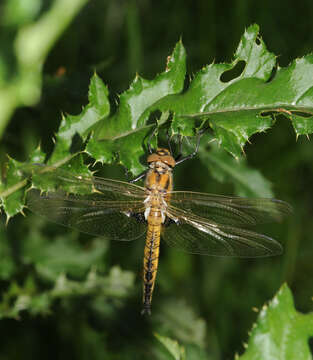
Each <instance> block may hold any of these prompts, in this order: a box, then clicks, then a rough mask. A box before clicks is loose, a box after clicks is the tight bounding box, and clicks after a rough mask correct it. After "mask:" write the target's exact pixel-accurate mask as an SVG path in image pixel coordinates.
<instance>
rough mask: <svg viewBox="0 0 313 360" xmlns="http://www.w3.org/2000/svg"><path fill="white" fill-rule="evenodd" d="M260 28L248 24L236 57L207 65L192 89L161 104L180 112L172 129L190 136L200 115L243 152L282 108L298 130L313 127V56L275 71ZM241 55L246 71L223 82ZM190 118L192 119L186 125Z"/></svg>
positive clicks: (236, 152)
mask: <svg viewBox="0 0 313 360" xmlns="http://www.w3.org/2000/svg"><path fill="white" fill-rule="evenodd" d="M258 31H259V27H258V26H257V25H252V26H250V27H249V28H248V29H247V30H246V32H245V34H244V35H243V37H242V39H241V42H240V44H239V47H238V49H237V51H236V53H235V56H234V60H233V61H232V63H230V64H210V65H208V66H206V67H205V68H203V69H202V70H201V71H199V72H198V73H197V74H196V75H195V77H194V79H193V80H192V81H191V83H190V86H189V88H188V89H187V91H185V92H184V93H183V94H179V95H173V96H171V97H167V98H165V99H162V100H161V101H160V102H159V103H158V104H157V105H156V108H159V109H161V110H171V111H173V112H174V113H175V115H174V118H173V122H172V130H173V132H177V131H178V130H180V132H181V133H183V134H184V135H188V136H190V135H191V134H190V128H192V126H194V124H195V121H196V120H197V119H199V118H200V119H201V118H202V119H208V120H209V124H210V125H211V127H212V129H213V131H214V136H215V137H216V139H217V141H218V143H219V144H220V145H221V146H222V147H223V148H224V149H225V150H227V151H229V152H230V153H231V154H232V155H233V156H235V157H237V158H239V157H240V155H241V151H242V149H243V147H244V145H245V143H246V142H247V141H248V139H249V137H250V136H251V135H253V134H255V133H257V132H263V131H265V130H266V129H268V128H270V127H271V126H272V125H273V123H274V120H275V117H276V115H278V114H283V115H285V116H286V117H288V118H289V119H290V120H291V121H292V124H293V126H294V129H295V131H296V134H297V135H303V134H307V133H310V132H312V131H313V125H312V122H311V117H312V114H313V101H312V95H311V94H312V92H313V87H312V84H313V56H312V55H307V56H305V57H304V58H302V59H297V60H295V61H293V62H292V63H291V64H290V65H289V67H286V68H281V67H279V66H277V70H276V72H275V56H274V55H273V54H272V53H270V52H268V51H267V49H266V46H265V44H264V42H263V41H262V39H261V38H260V37H259V34H258ZM240 61H244V62H245V67H244V69H243V71H242V72H241V74H240V75H238V76H237V77H235V78H233V79H231V80H229V81H227V82H223V81H222V80H221V79H222V76H223V75H225V73H227V71H229V70H232V69H233V68H234V67H235V66H236V65H237V64H238V63H239V62H240ZM272 73H273V75H272V78H271V74H272ZM186 119H187V121H189V122H191V124H192V125H190V126H186V124H185V121H186ZM185 129H187V130H185Z"/></svg>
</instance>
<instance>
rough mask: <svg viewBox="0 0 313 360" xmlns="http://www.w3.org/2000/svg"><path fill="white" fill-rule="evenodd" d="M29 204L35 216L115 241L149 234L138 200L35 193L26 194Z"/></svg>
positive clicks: (36, 191) (95, 194)
mask: <svg viewBox="0 0 313 360" xmlns="http://www.w3.org/2000/svg"><path fill="white" fill-rule="evenodd" d="M111 195H112V196H111V197H112V198H113V197H114V196H113V194H111ZM26 204H27V207H28V208H29V209H30V210H32V211H33V212H35V213H37V214H39V215H41V216H44V217H46V218H48V219H49V220H51V221H54V222H56V223H58V224H62V225H65V226H68V227H71V228H74V229H77V230H79V231H82V232H85V233H88V234H92V235H96V236H106V237H108V238H109V239H112V240H121V241H125V240H134V239H137V238H140V237H142V236H143V235H144V234H145V232H146V227H147V226H146V224H145V222H144V221H142V219H144V217H143V212H144V206H143V202H142V201H138V200H105V199H103V195H102V194H98V193H94V194H90V195H79V194H67V193H65V192H62V191H56V192H46V193H41V192H40V191H39V190H35V189H32V190H30V191H28V193H27V199H26Z"/></svg>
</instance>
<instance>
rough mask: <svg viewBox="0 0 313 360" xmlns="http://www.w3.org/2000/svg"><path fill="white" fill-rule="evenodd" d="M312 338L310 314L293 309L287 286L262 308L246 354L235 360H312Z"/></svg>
mask: <svg viewBox="0 0 313 360" xmlns="http://www.w3.org/2000/svg"><path fill="white" fill-rule="evenodd" d="M312 336H313V313H310V314H306V315H304V314H301V313H299V312H297V311H296V310H295V308H294V303H293V298H292V294H291V292H290V290H289V289H288V287H287V285H283V286H282V288H281V289H280V290H279V292H278V293H277V295H276V296H275V297H274V299H273V300H272V301H271V302H270V303H269V305H264V306H263V308H262V310H261V311H260V314H259V316H258V320H257V322H256V324H254V326H253V328H252V332H251V335H250V339H249V342H248V345H247V349H246V351H245V354H244V355H242V356H241V357H238V360H239V359H240V360H249V359H250V360H251V359H255V360H256V359H264V360H272V359H273V360H274V359H299V360H302V359H303V360H304V359H312V354H311V352H310V349H309V343H308V340H309V338H310V337H312Z"/></svg>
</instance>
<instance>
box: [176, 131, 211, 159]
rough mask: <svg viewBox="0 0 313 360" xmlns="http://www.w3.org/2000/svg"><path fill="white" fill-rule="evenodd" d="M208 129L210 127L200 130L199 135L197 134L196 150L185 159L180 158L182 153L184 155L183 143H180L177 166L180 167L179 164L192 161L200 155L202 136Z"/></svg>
mask: <svg viewBox="0 0 313 360" xmlns="http://www.w3.org/2000/svg"><path fill="white" fill-rule="evenodd" d="M207 129H208V127H205V128H203V129H201V130H199V131H198V133H197V142H196V147H195V150H194V151H193V152H192V153H191V154H189V155H187V156H185V157H182V158H180V157H181V153H182V151H181V150H182V142H180V154H179V155H178V156H177V158H176V159H175V160H176V165H178V164H181V163H182V162H184V161H186V160H190V159H192V158H193V157H195V156H196V155H197V153H198V150H199V146H200V140H201V136H202V135H203V133H204V132H205V131H206V130H207Z"/></svg>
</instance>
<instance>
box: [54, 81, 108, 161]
mask: <svg viewBox="0 0 313 360" xmlns="http://www.w3.org/2000/svg"><path fill="white" fill-rule="evenodd" d="M88 99H89V103H88V105H87V106H85V107H84V108H83V110H82V112H81V113H80V114H79V115H67V116H62V122H61V125H60V128H59V131H58V133H57V134H56V145H55V148H54V151H53V154H52V156H51V158H50V159H49V164H50V165H55V163H58V162H59V161H62V160H64V159H66V158H67V157H68V155H69V151H70V148H71V146H72V141H73V139H74V136H75V135H79V136H80V137H81V138H82V141H83V142H84V141H86V138H87V135H88V134H89V132H90V131H91V129H92V127H93V126H94V125H95V124H97V123H98V122H99V121H100V120H101V119H103V118H104V117H106V116H107V115H108V114H109V113H110V103H109V100H108V89H107V87H106V86H105V85H104V84H103V82H102V80H101V79H100V78H99V77H98V75H97V74H94V75H93V77H92V78H91V81H90V86H89V93H88Z"/></svg>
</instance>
